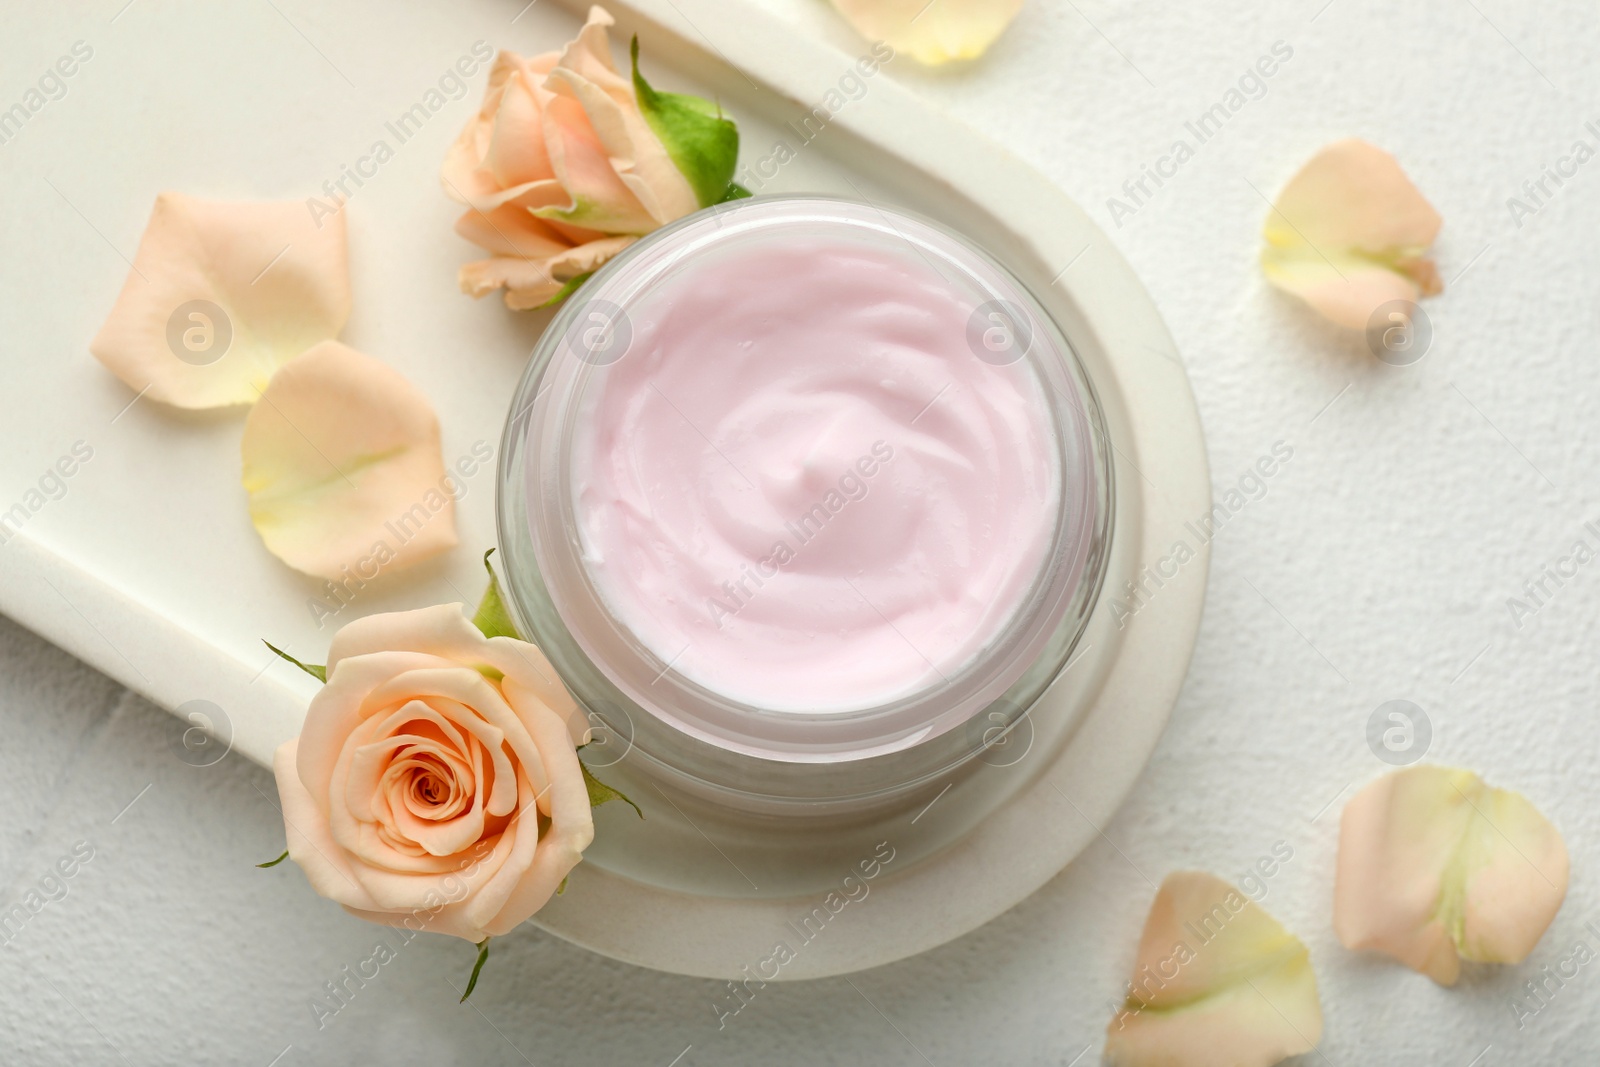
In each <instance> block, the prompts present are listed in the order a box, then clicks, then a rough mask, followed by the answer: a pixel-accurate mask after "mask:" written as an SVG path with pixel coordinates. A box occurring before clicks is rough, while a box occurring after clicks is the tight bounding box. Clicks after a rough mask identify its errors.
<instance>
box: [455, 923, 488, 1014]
mask: <svg viewBox="0 0 1600 1067" xmlns="http://www.w3.org/2000/svg"><path fill="white" fill-rule="evenodd" d="M488 960H489V939H488V938H487V937H486V938H484V939H483V940H482V941H479V942H478V962H477V963H474V964H473V965H472V977H471V978H468V979H467V991H466V992H465V993H463V994H461V999H460V1000H458V1001H456V1003H457V1004H465V1003H466V1002H467V998H468V997H470V996H472V991H473V990H474V989H476V988H478V974H479V973H480V972H481V971H482V970H483V965H484V964H485V963H487V962H488Z"/></svg>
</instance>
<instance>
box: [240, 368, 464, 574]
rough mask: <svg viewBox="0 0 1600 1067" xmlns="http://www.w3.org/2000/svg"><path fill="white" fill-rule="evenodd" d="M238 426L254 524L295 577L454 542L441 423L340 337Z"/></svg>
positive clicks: (357, 570) (284, 376) (402, 562)
mask: <svg viewBox="0 0 1600 1067" xmlns="http://www.w3.org/2000/svg"><path fill="white" fill-rule="evenodd" d="M260 397H261V399H260V402H259V403H257V404H256V406H255V407H254V408H251V409H250V416H249V418H248V419H246V420H245V426H244V439H243V441H242V442H241V445H240V451H241V453H242V455H243V458H244V475H243V478H244V488H245V492H246V493H247V494H249V498H250V521H251V522H252V523H254V524H255V528H256V532H257V533H259V534H260V535H261V540H262V541H264V542H265V543H266V546H267V549H268V550H269V551H270V552H271V553H272V554H273V555H275V556H277V557H278V558H279V559H281V560H283V561H284V562H285V563H287V564H288V565H289V566H291V567H293V568H294V569H295V570H298V571H303V572H305V573H306V574H314V575H317V576H319V577H323V578H329V579H334V580H339V579H343V578H346V577H349V576H350V575H351V574H354V575H357V576H359V577H360V578H362V579H370V578H373V577H375V576H376V574H377V572H378V571H380V570H387V569H392V568H399V567H405V566H409V565H410V564H412V563H416V562H418V561H419V560H423V559H427V558H428V557H429V556H434V555H437V554H438V553H440V552H443V551H445V550H446V549H448V548H453V547H454V546H455V544H456V523H455V499H454V497H453V496H452V495H451V493H450V492H449V489H448V486H449V483H448V482H446V480H445V472H444V461H443V459H442V458H441V454H440V449H439V420H438V419H437V418H436V417H435V416H434V413H433V407H432V405H430V404H429V403H428V398H427V397H426V396H424V395H423V394H422V392H421V390H419V389H417V387H416V386H414V385H412V384H411V383H410V382H408V381H406V379H405V378H404V377H402V376H401V374H400V373H399V372H398V371H396V370H395V369H394V368H392V367H390V366H388V365H387V364H385V363H381V362H379V361H378V360H376V359H373V358H372V357H371V356H367V355H363V354H362V353H360V352H357V351H356V350H355V349H353V348H350V347H348V346H346V345H343V344H340V343H339V342H338V341H324V342H322V343H321V344H319V345H317V346H316V347H314V348H312V349H311V350H310V351H309V352H306V353H304V354H303V355H301V356H299V357H297V358H295V359H293V360H290V361H289V362H288V363H287V364H285V365H284V367H283V369H282V370H280V371H279V372H278V373H277V374H276V375H275V376H274V377H273V379H272V381H271V382H270V383H269V384H268V385H267V387H266V389H265V391H263V392H262V393H261V394H260Z"/></svg>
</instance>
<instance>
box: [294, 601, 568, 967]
mask: <svg viewBox="0 0 1600 1067" xmlns="http://www.w3.org/2000/svg"><path fill="white" fill-rule="evenodd" d="M587 739H588V730H587V727H586V725H585V723H584V719H583V716H582V715H581V714H580V713H579V711H578V708H577V705H576V704H575V703H574V701H573V699H572V698H571V697H570V696H569V695H568V694H567V691H566V690H565V689H563V688H562V686H561V683H560V681H559V680H558V679H557V677H556V673H555V671H554V670H553V669H552V668H551V666H550V664H549V662H548V661H547V660H546V659H545V657H544V655H543V653H541V652H540V651H539V650H538V649H537V648H535V647H534V646H533V645H530V644H527V643H525V642H522V641H518V640H515V639H513V638H509V637H493V638H488V637H485V636H484V635H483V634H482V633H481V632H480V631H479V630H478V629H477V628H476V627H475V626H474V625H473V624H472V623H471V622H469V621H468V620H467V618H466V616H465V615H464V614H463V613H462V610H461V605H459V604H442V605H439V606H437V607H431V608H423V609H421V610H418V611H405V612H396V613H392V614H386V615H373V616H369V617H367V618H364V619H360V620H357V621H356V622H353V623H351V624H349V625H348V626H345V627H344V628H343V629H341V630H340V631H339V632H338V633H337V634H336V635H335V636H334V639H333V643H332V646H331V647H330V648H329V650H328V665H327V684H326V685H324V686H323V688H322V689H321V691H319V692H318V693H317V695H316V698H315V699H314V700H312V702H311V707H310V709H309V710H308V711H307V713H306V721H305V725H304V727H303V728H302V731H301V734H300V736H299V738H297V739H296V740H293V741H289V742H287V743H286V744H284V745H283V746H282V747H281V748H279V749H278V752H277V755H276V757H275V758H274V760H273V771H274V773H275V774H276V776H277V780H278V792H279V794H280V796H281V797H282V800H283V818H284V824H285V829H286V831H287V834H288V843H289V856H290V858H291V859H293V860H294V861H295V862H296V863H297V864H299V865H300V867H301V869H302V870H304V871H305V873H306V878H307V879H308V880H309V881H310V882H311V885H312V888H314V889H315V890H316V891H317V892H318V893H320V894H322V895H323V896H325V897H328V898H330V899H332V900H335V901H337V902H338V903H340V904H342V905H344V907H345V909H346V910H347V911H349V912H351V913H352V914H354V915H357V916H359V917H360V918H363V919H368V920H371V921H373V922H378V923H385V924H387V925H390V926H403V927H407V928H409V929H412V930H427V931H432V932H436V933H444V934H452V935H454V936H456V937H461V938H465V939H467V940H468V941H471V942H474V943H479V942H482V941H483V940H484V939H485V938H487V937H490V936H496V935H499V934H504V933H506V932H507V931H509V930H511V929H512V928H513V927H515V926H517V925H518V924H519V923H521V922H522V921H523V920H525V919H527V918H528V917H529V916H530V915H532V914H533V913H534V912H536V911H538V910H539V908H541V907H542V906H543V905H544V904H545V902H546V901H548V900H549V899H550V896H551V894H553V893H554V892H555V891H556V890H557V888H558V887H559V886H560V885H561V882H562V880H563V879H565V878H566V876H567V873H568V872H569V871H571V870H572V868H573V867H574V866H575V865H576V864H577V863H578V861H579V860H580V859H582V858H583V850H584V849H585V848H587V847H588V845H589V842H590V841H591V840H592V839H593V837H594V822H593V818H592V816H591V814H590V808H589V795H588V792H587V790H586V788H585V785H584V777H583V771H582V769H581V767H580V766H579V763H578V754H577V746H578V745H579V744H582V743H584V742H586V741H587Z"/></svg>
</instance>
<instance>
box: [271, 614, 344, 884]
mask: <svg viewBox="0 0 1600 1067" xmlns="http://www.w3.org/2000/svg"><path fill="white" fill-rule="evenodd" d="M261 643H262V644H263V645H266V646H267V647H268V648H270V649H272V651H273V653H274V654H275V655H277V656H278V657H279V658H280V659H286V660H288V661H289V662H290V663H293V664H294V665H295V666H296V667H299V668H300V669H301V670H303V671H305V672H306V673H307V674H309V675H311V677H313V678H315V679H316V680H317V681H319V682H322V683H324V684H326V683H327V681H328V668H326V667H324V666H323V665H322V664H320V663H301V662H300V661H299V660H297V659H295V658H294V657H293V656H291V655H289V653H287V652H285V651H284V650H283V649H281V648H279V647H278V646H277V645H275V644H273V643H272V642H271V641H267V640H263V641H262V642H261ZM285 855H287V853H285Z"/></svg>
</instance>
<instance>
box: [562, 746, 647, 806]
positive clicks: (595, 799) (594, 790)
mask: <svg viewBox="0 0 1600 1067" xmlns="http://www.w3.org/2000/svg"><path fill="white" fill-rule="evenodd" d="M578 766H580V767H582V768H583V784H584V785H585V786H587V787H588V789H589V806H590V807H591V808H598V807H599V806H600V805H602V804H604V803H605V802H606V801H608V800H620V801H622V802H623V803H624V804H626V805H628V807H630V808H632V809H633V810H634V812H635V813H636V814H637V815H638V816H639V818H641V819H642V818H644V812H642V811H640V810H639V805H637V804H635V803H634V802H633V801H632V800H630V799H629V798H628V795H627V794H626V793H624V792H622V791H621V790H620V789H612V788H611V787H610V786H609V785H606V784H605V783H604V782H602V781H601V780H600V779H598V778H596V777H595V776H594V775H593V774H591V773H590V771H589V765H588V764H586V763H584V762H583V760H581V759H580V760H579V761H578Z"/></svg>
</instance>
